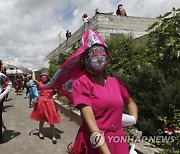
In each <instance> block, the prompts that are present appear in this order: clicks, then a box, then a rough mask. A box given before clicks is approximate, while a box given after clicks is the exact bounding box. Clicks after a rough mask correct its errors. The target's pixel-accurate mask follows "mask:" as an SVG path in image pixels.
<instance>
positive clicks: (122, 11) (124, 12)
mask: <svg viewBox="0 0 180 154" xmlns="http://www.w3.org/2000/svg"><path fill="white" fill-rule="evenodd" d="M122 6H123V5H122V4H120V5H118V8H117V10H116V14H117V15H120V16H127V14H126V11H125V10H124V9H123V8H122Z"/></svg>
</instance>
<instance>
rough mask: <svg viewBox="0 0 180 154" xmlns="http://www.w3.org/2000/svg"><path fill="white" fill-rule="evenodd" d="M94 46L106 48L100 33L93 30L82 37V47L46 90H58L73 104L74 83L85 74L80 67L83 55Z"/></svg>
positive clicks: (66, 62)
mask: <svg viewBox="0 0 180 154" xmlns="http://www.w3.org/2000/svg"><path fill="white" fill-rule="evenodd" d="M94 44H100V45H102V46H104V47H106V44H105V42H104V41H103V39H102V38H101V37H100V36H99V34H98V33H96V32H94V31H92V30H86V31H85V32H84V33H83V36H82V46H81V47H80V48H79V49H78V50H77V51H76V52H74V53H73V54H72V55H71V56H70V57H69V58H68V59H67V60H66V61H65V62H64V63H63V64H62V65H61V66H60V67H59V69H58V71H57V72H56V73H55V74H54V76H53V77H52V79H51V80H50V82H49V83H47V84H46V85H45V86H44V88H45V89H58V90H59V91H60V93H61V94H62V95H64V96H66V97H67V98H68V99H69V100H70V101H71V102H72V94H71V92H72V83H73V81H74V80H76V79H77V78H79V77H80V76H81V75H82V74H84V70H83V69H82V68H81V65H80V57H81V55H82V53H83V52H84V51H85V50H86V49H88V48H90V47H91V46H92V45H94Z"/></svg>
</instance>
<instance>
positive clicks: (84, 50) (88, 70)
mask: <svg viewBox="0 0 180 154" xmlns="http://www.w3.org/2000/svg"><path fill="white" fill-rule="evenodd" d="M108 57H109V51H108V48H107V46H106V44H105V42H104V41H103V39H102V38H101V37H100V36H99V34H97V33H96V32H94V31H92V30H87V31H85V32H84V34H83V36H82V46H81V48H80V49H78V50H77V51H76V52H75V53H73V55H71V56H70V57H69V58H68V60H67V61H66V62H65V63H64V64H63V65H62V66H60V68H59V70H58V72H57V73H56V74H55V75H54V77H53V80H52V82H51V83H49V85H47V86H50V87H53V85H54V88H58V89H59V90H60V92H61V93H62V94H64V95H66V96H67V97H68V98H69V99H70V100H71V102H72V103H73V104H74V106H75V107H76V108H78V109H79V110H80V112H81V116H82V125H81V127H80V129H79V131H78V133H77V136H76V140H75V143H74V145H73V147H72V151H71V153H73V154H129V149H128V144H127V141H126V138H125V132H124V129H123V127H122V113H123V110H124V106H127V108H128V110H129V113H130V115H132V116H133V118H134V119H136V120H137V106H136V104H135V102H134V101H133V100H132V99H131V97H130V96H129V93H128V91H127V89H126V87H125V86H124V84H123V83H122V82H121V81H120V80H118V79H116V78H114V77H107V76H105V75H104V74H105V73H104V71H105V68H106V64H107V59H108ZM53 82H54V83H53Z"/></svg>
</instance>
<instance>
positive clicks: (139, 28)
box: [44, 13, 157, 64]
mask: <svg viewBox="0 0 180 154" xmlns="http://www.w3.org/2000/svg"><path fill="white" fill-rule="evenodd" d="M156 20H157V19H155V18H145V17H131V16H117V15H112V13H99V14H96V15H95V16H93V17H92V18H91V20H90V21H89V22H88V23H85V24H84V25H83V26H81V27H80V28H79V29H78V30H77V31H76V32H74V33H73V34H72V36H71V37H70V38H68V39H67V40H65V41H64V42H63V43H62V44H60V45H59V46H58V47H57V48H56V49H55V50H53V51H52V52H51V53H49V54H48V55H47V56H46V58H45V60H44V63H46V64H47V62H48V61H49V60H51V59H53V58H58V56H59V53H60V52H68V51H70V50H71V49H72V47H73V46H75V45H76V43H77V42H80V40H81V36H82V34H83V32H84V31H85V30H87V29H92V30H94V31H96V32H98V33H99V34H100V35H101V36H102V37H103V38H104V39H105V38H106V37H109V36H114V35H118V34H122V33H123V34H131V35H132V36H133V37H134V38H138V37H141V36H144V35H146V34H147V31H146V30H147V28H148V26H150V25H151V24H152V23H154V22H155V21H156Z"/></svg>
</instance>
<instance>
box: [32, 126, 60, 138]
mask: <svg viewBox="0 0 180 154" xmlns="http://www.w3.org/2000/svg"><path fill="white" fill-rule="evenodd" d="M38 132H39V129H33V130H31V131H30V132H29V136H31V135H36V136H38ZM55 132H56V139H61V135H62V134H63V133H64V131H61V130H59V129H57V128H55ZM43 135H44V137H46V138H49V139H51V130H50V127H44V128H43Z"/></svg>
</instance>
